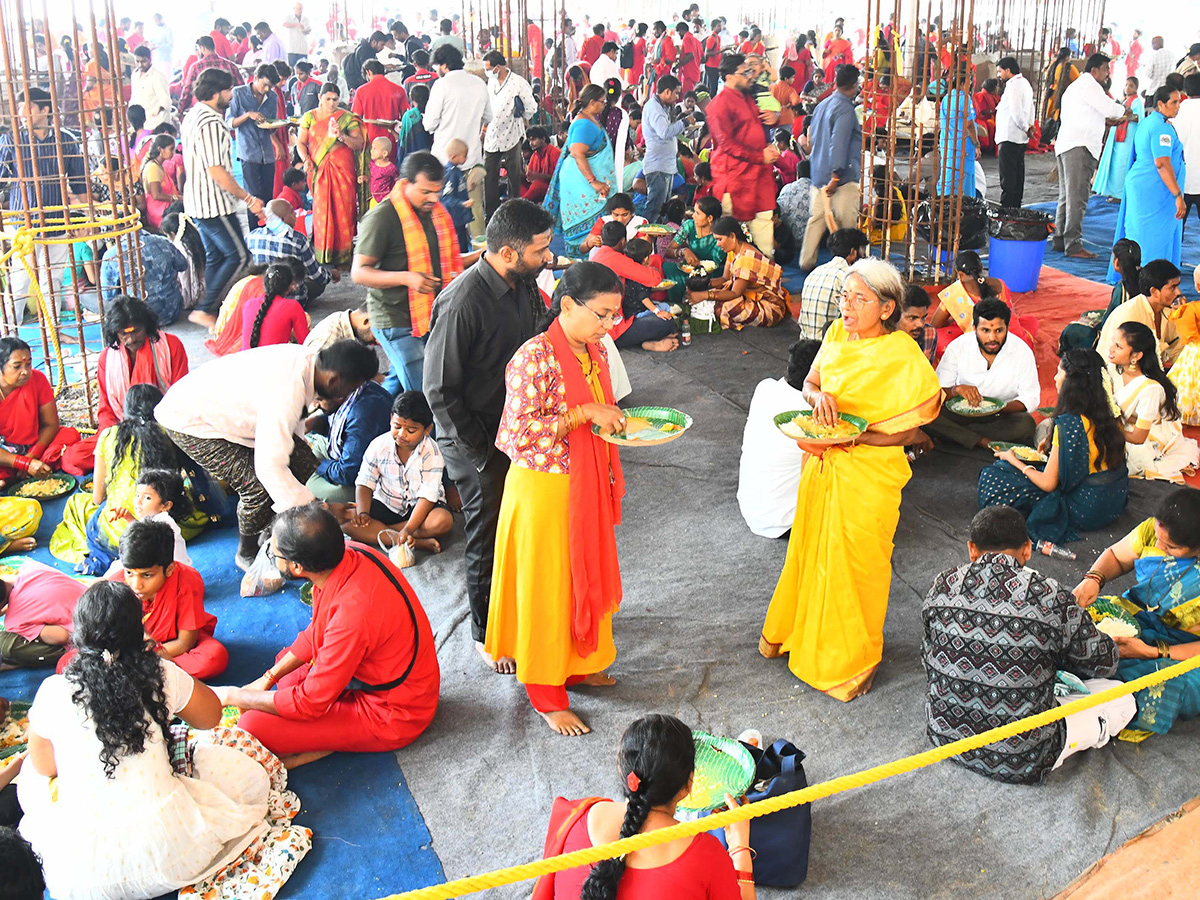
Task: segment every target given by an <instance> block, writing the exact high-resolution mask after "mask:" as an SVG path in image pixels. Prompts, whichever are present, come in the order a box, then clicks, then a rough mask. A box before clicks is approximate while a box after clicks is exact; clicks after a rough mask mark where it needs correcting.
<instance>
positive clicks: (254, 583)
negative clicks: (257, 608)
mask: <svg viewBox="0 0 1200 900" xmlns="http://www.w3.org/2000/svg"><path fill="white" fill-rule="evenodd" d="M267 546H268V545H267V544H266V543H263V545H262V546H261V547H259V548H258V554H257V555H256V556H255V557H254V562H252V563H250V568H249V569H247V570H246V574H245V575H243V576H242V587H241V591H240V593H241V595H242V596H243V597H262V596H264V595H266V594H274V593H275V592H276V591H281V590H283V576H282V575H280V574H279V570H278V569H277V568H275V563H274V562H272V561H271V560H270V559H268V558H267Z"/></svg>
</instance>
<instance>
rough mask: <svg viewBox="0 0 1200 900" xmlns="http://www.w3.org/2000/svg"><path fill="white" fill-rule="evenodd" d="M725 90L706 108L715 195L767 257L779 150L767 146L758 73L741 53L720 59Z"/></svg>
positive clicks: (770, 247) (771, 246)
mask: <svg viewBox="0 0 1200 900" xmlns="http://www.w3.org/2000/svg"><path fill="white" fill-rule="evenodd" d="M720 74H721V78H722V79H723V80H724V82H725V90H723V91H719V92H718V93H717V96H716V97H714V98H713V99H712V100H711V101H710V102H709V104H708V108H707V109H705V114H706V115H707V116H708V129H709V132H710V133H711V134H712V139H713V152H712V160H711V164H712V173H713V192H712V193H713V196H714V197H718V198H720V199H721V206H722V208H723V209H724V211H725V213H726V214H727V215H732V216H733V217H734V218H736V219H737V220H738V221H739V222H746V223H749V227H750V239H751V240H752V241H753V242H754V244H755V246H757V247H758V249H759V250H761V251H762V252H763V253H765V254H766V255H767V256H768V257H769V256H772V255H773V254H774V252H775V226H774V224H773V223H772V220H771V219H772V213H773V212H774V210H775V178H774V176H773V175H772V164H773V163H774V162H775V160H777V159H778V158H779V148H778V147H776V146H775V145H774V144H771V145H768V144H767V137H766V133H765V132H764V131H763V124H762V120H761V118H760V117H759V109H758V104H757V103H756V102H755V101H754V99H753V97H752V96H751V94H750V89H751V86H752V85H753V84H754V69H753V67H752V66H750V65H749V64H748V63H747V62H746V57H744V56H742V55H741V54H731V55H728V56H725V57H724V58H723V59H722V60H721V70H720Z"/></svg>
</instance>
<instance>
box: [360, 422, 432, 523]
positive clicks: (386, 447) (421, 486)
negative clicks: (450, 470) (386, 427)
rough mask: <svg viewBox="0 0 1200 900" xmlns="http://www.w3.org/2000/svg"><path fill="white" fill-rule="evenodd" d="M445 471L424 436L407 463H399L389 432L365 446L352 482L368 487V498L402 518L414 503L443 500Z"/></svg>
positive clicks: (429, 438)
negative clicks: (443, 476) (359, 466)
mask: <svg viewBox="0 0 1200 900" xmlns="http://www.w3.org/2000/svg"><path fill="white" fill-rule="evenodd" d="M445 468H446V463H445V461H444V460H443V459H442V451H441V448H440V447H438V445H437V441H435V440H434V439H433V438H431V437H429V436H428V435H426V436H425V438H424V439H423V440H422V441H421V443H419V444H417V447H416V449H415V450H413V452H412V453H411V454H410V455H409V457H408V462H406V463H401V462H400V457H399V455H398V454H397V453H396V439H395V438H394V437H392V433H391V432H390V431H385V432H384V433H383V434H381V435H379V437H377V438H375V440H373V441H371V443H370V444H368V445H367V452H366V453H364V454H363V461H362V468H361V469H359V470H358V478H356V479H355V481H354V483H355V484H361V485H362V486H363V487H367V488H370V489H371V496H372V497H374V498H375V499H376V500H378V501H379V502H380V503H382V504H383V505H384V506H386V507H387V508H388V509H390V510H391V511H392V512H394V513H398V514H400V515H405V516H406V515H408V514H409V513H410V512H411V511H412V508H413V507H414V506H416V505H417V501H418V500H429V501H430V502H432V503H441V502H443V501H445V499H446V489H445V488H444V487H443V486H442V472H443V471H444V470H445Z"/></svg>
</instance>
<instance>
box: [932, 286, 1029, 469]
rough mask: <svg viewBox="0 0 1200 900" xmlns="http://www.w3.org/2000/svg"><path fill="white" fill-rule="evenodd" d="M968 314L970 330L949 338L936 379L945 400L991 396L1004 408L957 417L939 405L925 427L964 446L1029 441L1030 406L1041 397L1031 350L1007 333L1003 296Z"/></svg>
mask: <svg viewBox="0 0 1200 900" xmlns="http://www.w3.org/2000/svg"><path fill="white" fill-rule="evenodd" d="M971 315H972V319H973V321H974V323H975V330H974V331H973V332H972V333H971V334H964V335H962V336H961V337H957V338H955V339H954V340H953V341H951V342H950V346H948V347H947V348H946V352H945V354H944V355H943V356H942V361H941V362H940V363H939V364H938V369H937V373H938V381H940V382H941V385H942V388H943V390H944V391H945V394H946V398H947V399H949V398H951V397H962V398H963V399H964V400H966V402H967V403H968V404H969V405H971V406H980V405H982V404H983V398H984V397H992V398H995V399H996V400H1000V401H1002V402H1003V403H1004V407H1003V408H1002V409H1001V410H1000V411H999V412H997V413H994V414H992V415H985V416H961V415H958V414H957V413H954V412H951V411H950V410H949V409H947V408H946V407H945V406H943V407H942V411H941V412H940V413H938V417H937V420H936V421H934V422H931V423H930V424H929V425H927V426H926V427H925V430H926V431H927V432H929V434H931V435H932V436H933V437H935V438H939V439H942V440H947V441H953V442H954V443H956V444H958V445H959V446H961V447H965V448H966V449H968V450H970V449H972V448H974V447H987V446H988V445H989V444H990V443H991V442H992V441H1011V442H1012V443H1014V444H1032V443H1033V440H1034V433H1035V431H1036V429H1037V426H1036V424H1035V423H1034V421H1033V416H1031V415H1030V411H1031V410H1034V409H1037V407H1038V403H1039V402H1040V400H1041V396H1042V389H1041V386H1040V385H1039V383H1038V373H1037V362H1036V361H1035V360H1034V358H1033V351H1032V350H1030V349H1029V345H1028V344H1026V343H1024V342H1023V341H1019V340H1014V339H1012V338H1011V336H1010V335H1009V332H1008V323H1009V319H1010V318H1011V317H1012V312H1011V310H1009V308H1008V306H1006V305H1005V303H1004V301H1003V300H1000V299H999V298H996V297H989V298H988V299H987V300H980V301H979V302H978V303H976V304H975V309H974V310H973V312H972V314H971Z"/></svg>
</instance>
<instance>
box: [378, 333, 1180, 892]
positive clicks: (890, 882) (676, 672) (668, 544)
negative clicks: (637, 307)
mask: <svg viewBox="0 0 1200 900" xmlns="http://www.w3.org/2000/svg"><path fill="white" fill-rule="evenodd" d="M795 335H796V331H795V328H794V327H793V326H791V325H790V324H787V325H784V326H781V327H779V328H775V329H770V330H765V331H763V330H755V329H748V330H747V331H745V332H742V333H740V334H722V335H719V336H715V337H709V336H697V337H695V338H694V340H693V344H692V346H691V347H690V348H687V349H681V350H679V351H678V352H676V353H673V354H648V353H643V352H641V351H637V352H627V353H625V354H624V359H625V362H626V365H627V367H628V369H629V375H630V378H631V379H632V382H633V385H634V393H633V394H632V395H631V396H630V397H629V398H627V400H626V401H625V402H626V404H628V405H634V404H637V403H654V404H666V405H670V406H675V407H678V408H680V409H683V410H685V411H687V412H688V413H690V414H691V415H692V416H693V418H694V419H695V425H694V427H693V428H692V430H691V431H690V432H689V433H688V434H687V435H686V436H685V437H684V438H683V439H681V440H679V441H676V442H674V443H672V444H669V445H666V446H663V447H658V448H645V449H642V450H638V451H633V450H630V451H626V452H624V453H623V454H622V461H623V464H624V466H625V473H626V477H627V479H628V492H627V495H626V501H625V520H624V523H623V524H622V525H621V527H620V528H618V530H617V537H618V543H619V547H620V555H621V570H622V573H623V582H624V590H625V599H624V603H623V605H622V607H621V610H620V612H619V613H618V615H617V617H616V619H615V623H614V631H615V636H616V642H617V651H618V653H617V661H616V664H615V665H614V666H613V668H612V669H611V670H610V671H611V674H613V675H614V676H615V677H616V678H617V680H618V685H617V686H616V687H614V688H607V689H600V688H590V689H585V690H579V691H576V692H574V694H573V696H574V699H573V705H574V706H575V707H576V708H577V709H578V711H579V712H580V713H581V715H583V716H584V717H585V719H586V720H587V721H588V723H589V724H590V725H591V726H592V728H593V732H592V734H590V735H588V736H586V737H582V738H574V739H572V738H563V737H559V736H557V735H554V734H552V733H551V732H550V731H549V729H548V728H547V727H546V726H545V725H544V723H543V722H542V720H541V719H540V718H539V717H538V716H537V714H536V713H534V712H533V710H532V709H531V708H530V706H529V704H528V702H527V700H526V698H525V694H524V691H523V690H522V689H521V686H520V685H519V684H518V683H517V682H516V681H515V679H513V678H506V677H500V676H496V675H492V674H490V673H488V672H486V671H485V670H484V669H483V667H482V665H481V663H480V661H479V659H478V658H477V657H476V655H475V653H474V650H473V648H472V645H471V640H470V633H469V629H468V627H467V623H466V621H465V616H466V598H465V593H464V590H463V586H462V533H461V525H460V526H459V527H458V529H457V530H456V532H455V534H454V535H453V536H452V538H451V540H450V541H449V542H448V544H447V547H446V550H445V552H443V553H442V554H441V555H440V556H438V557H423V558H421V560H420V562H419V563H418V565H417V566H415V567H414V568H411V569H409V570H407V574H408V575H409V578H410V579H411V580H412V583H413V585H414V586H415V587H416V588H417V591H418V593H419V594H420V597H421V600H422V602H423V603H424V604H425V607H426V609H427V610H428V612H429V615H430V618H431V620H432V621H433V625H434V629H435V631H436V632H437V636H438V641H439V645H440V651H439V656H440V659H441V663H442V694H441V706H440V708H439V711H438V715H437V718H436V720H435V721H434V723H433V725H432V726H431V728H430V729H429V731H428V733H427V734H426V735H425V736H423V737H422V738H421V739H420V740H419V741H417V742H416V743H415V744H414V745H412V746H411V747H409V748H407V749H405V750H403V751H401V752H400V753H399V759H400V762H401V765H402V767H403V769H404V775H405V778H406V779H407V781H408V785H409V788H410V789H411V790H412V792H413V795H414V797H415V798H416V800H417V802H418V804H419V805H420V808H421V812H422V813H423V814H424V816H425V819H426V822H427V823H428V825H429V830H430V832H431V834H432V835H433V846H434V849H435V850H436V851H437V853H438V855H439V856H440V858H441V860H442V863H443V865H444V867H445V870H446V874H447V877H449V878H454V877H460V876H465V875H469V874H475V873H478V872H484V871H487V870H490V869H492V868H497V867H500V866H505V865H511V864H515V863H519V862H525V861H528V860H530V859H533V858H534V857H537V856H540V854H541V849H542V844H543V840H544V837H545V827H546V820H547V815H548V811H549V808H550V804H551V801H552V800H553V798H554V797H555V796H557V795H564V796H568V797H582V796H590V795H595V794H604V795H607V796H615V795H616V793H617V778H616V775H615V772H616V762H615V747H616V743H617V740H618V738H619V736H620V733H621V731H622V729H623V728H624V727H625V726H626V725H627V724H628V723H629V722H630V721H631V720H632V719H634V718H636V717H637V716H639V715H641V714H644V713H647V712H652V711H661V712H668V713H672V714H674V715H677V716H679V717H681V718H682V719H684V720H685V721H686V722H688V723H689V724H692V725H695V726H698V727H702V728H704V729H706V730H709V731H713V732H716V733H721V734H727V735H731V736H733V735H737V734H738V733H739V732H741V731H742V730H743V729H745V728H757V729H758V730H760V731H761V732H762V733H763V735H764V736H765V738H766V739H767V740H772V739H774V738H777V737H787V738H790V739H791V740H793V741H794V742H795V743H796V744H797V745H798V746H799V747H800V748H801V749H802V750H804V752H805V753H807V754H808V760H807V762H806V769H807V772H808V777H809V780H810V781H811V782H816V781H823V780H826V779H829V778H832V777H835V776H838V775H843V774H846V773H849V772H854V771H857V770H859V769H863V768H866V767H868V766H872V765H876V764H879V763H884V762H887V761H890V760H893V759H897V758H900V757H902V756H906V755H908V754H911V753H916V752H919V751H921V750H924V749H926V748H927V746H928V744H927V742H926V739H925V722H924V708H923V690H924V675H923V672H922V669H921V660H920V643H921V633H920V632H921V626H920V604H921V599H922V598H923V596H924V594H925V592H926V590H927V589H928V587H929V584H930V582H931V580H932V579H933V577H934V575H935V574H936V573H937V572H939V571H941V570H942V569H945V568H948V567H950V566H952V565H957V564H959V563H960V562H962V561H964V559H965V552H966V551H965V536H966V527H967V524H968V523H969V521H970V518H971V516H972V515H973V514H974V512H975V510H976V506H975V484H976V476H977V475H978V472H979V469H980V467H981V466H982V465H983V464H985V463H986V462H987V457H986V456H984V455H982V454H966V453H958V452H956V453H940V452H939V453H936V454H934V455H933V456H932V457H928V458H924V459H921V460H919V461H918V462H917V463H916V464H915V467H916V468H915V474H914V477H913V480H912V481H911V482H910V483H909V485H908V487H907V488H906V490H905V492H904V501H903V508H902V513H901V517H900V526H899V530H898V532H897V534H896V542H895V543H896V550H895V555H894V559H893V563H894V566H895V577H894V579H893V582H892V589H891V599H890V607H889V610H888V618H887V626H886V628H885V631H884V636H885V648H884V658H883V665H882V667H881V669H880V671H879V674H878V676H877V677H876V679H875V683H874V687H873V689H872V690H871V692H870V693H869V694H867V695H866V696H865V697H862V698H860V699H858V700H855V701H854V702H852V703H849V704H842V703H839V702H838V701H836V700H832V699H830V698H828V697H825V696H823V695H821V694H818V693H816V692H815V691H813V690H812V689H810V688H808V687H807V686H805V685H803V684H801V683H800V682H798V681H797V680H796V679H795V678H794V677H793V676H792V675H791V673H790V672H789V671H788V670H787V667H786V665H785V662H784V661H782V660H772V661H767V660H764V659H762V658H761V657H760V656H759V654H758V650H757V643H758V634H759V628H760V626H761V625H762V619H763V615H764V612H765V610H766V607H767V603H768V601H769V600H770V597H771V592H772V590H773V588H774V585H775V580H776V578H777V576H778V574H779V570H780V567H781V566H782V563H783V557H784V553H785V550H786V538H784V539H780V540H777V541H771V540H766V539H764V538H759V537H756V536H754V535H752V534H751V533H750V532H749V531H748V529H747V528H746V526H745V524H744V522H743V521H742V519H741V516H740V515H739V513H738V508H737V502H736V499H735V491H736V489H737V472H738V456H739V452H740V446H741V436H742V426H743V423H744V420H745V410H746V407H747V406H748V404H749V400H750V396H751V394H752V393H753V389H754V386H755V385H756V384H757V383H758V381H759V380H761V379H762V378H767V377H780V376H782V375H783V374H784V373H785V370H786V361H787V349H788V346H789V344H790V343H791V342H792V341H793V340H794V339H795ZM1169 489H1170V486H1168V485H1162V484H1154V483H1147V482H1134V483H1133V488H1132V490H1131V499H1130V507H1129V509H1128V510H1127V511H1126V513H1125V514H1124V515H1123V516H1122V517H1121V519H1120V520H1119V521H1118V522H1117V523H1116V525H1115V526H1114V527H1112V528H1110V529H1108V530H1107V531H1105V532H1101V533H1092V534H1088V535H1087V536H1086V538H1085V539H1084V540H1081V541H1079V542H1077V543H1076V544H1074V545H1073V547H1074V549H1075V550H1076V551H1077V552H1078V554H1079V561H1078V562H1077V563H1063V562H1059V561H1056V560H1047V559H1044V558H1042V557H1038V558H1037V559H1035V561H1034V563H1033V564H1034V565H1035V566H1036V567H1037V568H1039V569H1041V570H1042V571H1045V572H1047V573H1048V574H1051V575H1054V576H1056V577H1059V578H1060V579H1061V580H1062V581H1063V582H1064V583H1066V584H1068V585H1073V584H1074V583H1075V580H1077V578H1078V576H1079V575H1080V574H1081V573H1082V572H1083V571H1084V570H1085V569H1086V568H1087V566H1088V564H1089V563H1090V561H1091V560H1092V559H1093V558H1094V556H1095V555H1096V554H1098V553H1099V552H1100V550H1102V549H1103V548H1104V547H1105V546H1106V545H1107V544H1108V543H1109V542H1110V541H1111V540H1112V539H1113V538H1114V537H1115V536H1116V535H1118V534H1122V533H1124V532H1125V531H1126V530H1128V529H1129V528H1130V527H1132V526H1133V525H1134V524H1135V523H1136V522H1138V521H1140V520H1141V518H1143V517H1145V516H1147V515H1150V514H1151V512H1152V510H1153V507H1154V504H1155V502H1156V500H1157V499H1158V498H1159V497H1161V496H1162V495H1163V494H1164V493H1165V492H1166V491H1167V490H1169ZM1195 736H1196V728H1195V727H1194V725H1193V724H1191V723H1187V724H1183V725H1181V726H1179V727H1178V728H1177V729H1176V730H1175V732H1173V733H1172V734H1171V735H1170V736H1169V737H1161V738H1153V739H1151V740H1149V741H1147V742H1145V743H1143V744H1140V745H1131V744H1119V745H1116V746H1110V747H1108V748H1105V749H1104V750H1100V751H1094V752H1091V753H1087V754H1083V755H1081V756H1079V757H1076V758H1074V759H1072V760H1070V761H1069V762H1068V763H1067V764H1066V765H1065V766H1064V767H1063V769H1060V770H1059V771H1058V772H1055V773H1054V774H1053V775H1052V776H1051V778H1050V779H1049V781H1048V782H1047V783H1046V784H1043V785H1041V786H1039V787H1015V786H1010V785H1002V784H995V783H992V782H990V781H988V780H987V779H984V778H982V777H980V776H978V775H975V774H973V773H970V772H968V771H966V770H963V769H961V768H959V767H957V766H955V765H953V764H950V763H942V764H939V765H937V766H936V767H933V768H931V769H926V770H923V771H921V772H919V773H915V774H912V775H907V776H901V777H898V778H895V779H892V780H890V781H888V782H886V783H884V784H881V785H877V786H874V787H869V788H865V789H862V790H858V791H854V792H850V793H846V794H842V795H839V796H836V797H833V798H830V799H828V800H825V801H822V802H820V803H819V804H817V805H816V807H815V808H814V811H813V822H814V824H813V843H812V857H811V860H812V862H811V867H810V874H809V878H808V881H807V883H806V884H805V885H804V887H803V888H802V889H801V890H800V891H797V892H795V893H800V894H803V895H804V896H807V897H813V898H855V900H862V898H941V897H945V898H961V897H968V896H969V897H979V898H985V897H986V898H1009V897H1012V898H1028V897H1046V896H1052V895H1053V894H1055V893H1056V892H1057V891H1058V890H1059V889H1060V888H1062V887H1064V886H1065V885H1066V884H1067V883H1068V882H1070V881H1071V879H1073V878H1074V877H1075V876H1076V875H1078V874H1079V873H1080V872H1082V871H1083V870H1084V869H1085V868H1087V866H1088V865H1090V864H1091V863H1092V862H1094V861H1095V860H1096V859H1098V858H1099V857H1100V856H1102V855H1103V854H1105V853H1106V852H1108V851H1110V850H1112V849H1114V848H1115V847H1117V846H1118V845H1120V844H1121V843H1122V842H1123V841H1125V840H1126V839H1128V838H1129V837H1131V836H1133V835H1134V834H1136V833H1137V832H1138V831H1140V830H1141V829H1143V828H1145V827H1146V826H1147V825H1149V824H1150V823H1151V822H1153V821H1155V820H1157V819H1158V818H1161V817H1162V816H1164V815H1166V814H1167V813H1169V812H1171V811H1172V810H1174V809H1176V808H1178V807H1179V805H1180V804H1181V803H1183V802H1184V801H1185V800H1188V799H1190V798H1191V797H1193V796H1195V795H1197V794H1198V793H1200V770H1198V769H1197V767H1196V766H1195V763H1194V745H1195ZM529 889H530V885H528V884H526V885H522V886H519V887H514V888H509V889H506V890H503V891H493V892H491V894H492V895H493V896H504V897H517V896H528V893H529ZM764 893H765V894H767V895H768V896H769V895H770V894H769V892H764ZM775 893H776V895H784V894H785V893H789V892H775Z"/></svg>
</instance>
